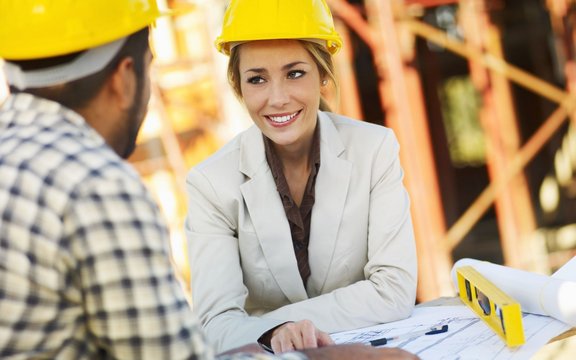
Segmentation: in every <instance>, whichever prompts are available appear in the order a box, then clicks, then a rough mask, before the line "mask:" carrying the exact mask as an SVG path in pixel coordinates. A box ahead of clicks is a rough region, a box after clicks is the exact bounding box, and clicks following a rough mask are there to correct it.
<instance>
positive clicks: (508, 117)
mask: <svg viewBox="0 0 576 360" xmlns="http://www.w3.org/2000/svg"><path fill="white" fill-rule="evenodd" d="M459 9H460V11H459V15H460V19H461V25H462V28H463V29H464V36H465V37H466V39H467V42H468V43H469V44H471V45H472V46H474V47H476V48H477V49H479V50H480V51H485V52H486V53H490V54H492V55H493V56H494V57H496V58H502V57H503V51H502V48H501V38H500V33H499V30H498V28H497V27H496V25H495V24H493V23H492V22H491V21H490V16H489V14H488V11H487V4H486V0H462V1H460V8H459ZM469 64H470V69H471V71H470V72H471V75H472V76H471V77H472V81H473V83H474V84H475V86H476V88H477V89H478V90H479V92H480V94H481V95H482V98H483V101H482V108H481V110H480V123H481V125H482V127H483V128H484V133H485V135H486V143H487V149H486V156H487V159H486V160H487V161H486V166H487V168H488V173H489V176H490V178H491V179H492V180H493V179H495V178H497V177H498V174H500V173H502V172H503V171H505V170H506V169H507V168H508V166H509V162H510V158H511V157H512V156H513V155H514V154H515V153H516V152H517V151H518V148H519V146H520V135H519V130H518V127H517V120H516V115H515V113H514V103H513V100H512V94H511V91H510V86H509V84H508V80H507V79H506V78H505V77H504V76H502V75H501V74H499V73H497V72H495V71H487V69H485V68H484V67H483V66H482V65H481V64H478V63H476V62H475V61H474V60H473V59H470V61H469ZM504 187H505V189H504V190H503V191H502V192H500V193H499V194H498V196H497V197H496V199H495V207H496V213H497V221H498V229H499V232H500V243H501V246H502V250H503V254H504V260H505V262H506V264H507V265H509V266H512V267H516V268H524V269H530V270H535V267H536V263H537V261H536V257H535V254H534V252H533V251H532V249H534V246H531V243H532V236H533V233H534V230H535V228H536V221H535V219H534V213H533V208H532V202H531V201H530V192H529V190H528V184H527V182H526V178H525V176H524V174H523V173H522V172H519V173H518V174H517V175H516V177H515V178H514V179H512V180H510V182H509V183H507V184H506V185H505V186H504Z"/></svg>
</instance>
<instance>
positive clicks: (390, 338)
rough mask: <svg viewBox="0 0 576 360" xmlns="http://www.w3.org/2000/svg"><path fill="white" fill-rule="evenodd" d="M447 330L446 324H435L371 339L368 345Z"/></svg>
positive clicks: (377, 344)
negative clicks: (425, 328)
mask: <svg viewBox="0 0 576 360" xmlns="http://www.w3.org/2000/svg"><path fill="white" fill-rule="evenodd" d="M447 331H448V325H442V326H435V327H433V328H430V329H428V330H422V331H414V332H410V333H406V334H402V335H396V336H391V337H387V338H382V339H376V340H371V341H370V345H372V346H382V345H386V344H388V343H389V342H390V341H392V340H401V339H412V338H415V337H418V336H422V335H434V334H442V333H445V332H447Z"/></svg>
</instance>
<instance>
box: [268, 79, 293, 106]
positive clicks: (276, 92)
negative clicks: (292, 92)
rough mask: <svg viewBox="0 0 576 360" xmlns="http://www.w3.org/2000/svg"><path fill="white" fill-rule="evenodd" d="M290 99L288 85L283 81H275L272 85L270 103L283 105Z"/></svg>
mask: <svg viewBox="0 0 576 360" xmlns="http://www.w3.org/2000/svg"><path fill="white" fill-rule="evenodd" d="M289 101H290V96H289V93H288V89H287V88H286V85H285V84H284V83H283V82H282V81H277V82H273V83H272V86H271V87H270V94H269V97H268V103H269V104H270V105H271V106H274V107H282V106H284V105H286V104H287V103H288V102H289Z"/></svg>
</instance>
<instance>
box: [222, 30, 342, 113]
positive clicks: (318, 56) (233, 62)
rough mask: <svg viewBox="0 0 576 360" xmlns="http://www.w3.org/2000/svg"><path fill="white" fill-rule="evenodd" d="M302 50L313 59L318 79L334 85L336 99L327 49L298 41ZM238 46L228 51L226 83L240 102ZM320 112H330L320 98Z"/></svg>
mask: <svg viewBox="0 0 576 360" xmlns="http://www.w3.org/2000/svg"><path fill="white" fill-rule="evenodd" d="M298 41H299V42H300V43H301V44H302V46H304V49H305V50H306V51H308V53H309V54H310V55H311V56H312V58H313V59H314V62H315V63H316V66H317V67H318V71H319V73H320V79H322V80H330V81H331V82H332V84H334V89H335V91H336V95H337V96H336V98H338V94H339V86H338V81H337V80H336V73H335V71H334V62H333V61H332V55H331V54H330V52H328V49H326V47H325V46H324V45H321V44H318V43H316V42H313V41H306V40H298ZM239 47H240V46H235V47H233V48H232V49H231V50H230V59H229V60H228V82H229V83H230V86H232V90H234V94H235V95H236V96H237V97H238V98H239V99H240V100H242V89H241V87H240V56H239V51H238V48H239ZM320 110H322V111H330V106H329V105H328V102H327V101H326V99H324V98H323V97H322V96H321V97H320Z"/></svg>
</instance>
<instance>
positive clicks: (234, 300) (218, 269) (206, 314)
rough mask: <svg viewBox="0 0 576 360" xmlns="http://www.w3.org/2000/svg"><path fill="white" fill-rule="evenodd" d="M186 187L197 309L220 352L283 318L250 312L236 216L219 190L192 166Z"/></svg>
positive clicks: (254, 336) (255, 337)
mask: <svg viewBox="0 0 576 360" xmlns="http://www.w3.org/2000/svg"><path fill="white" fill-rule="evenodd" d="M187 192H188V197H189V199H188V204H189V206H188V215H187V219H186V224H185V230H186V235H187V238H188V251H189V262H190V270H191V271H190V272H191V277H192V278H193V281H192V302H193V306H194V311H195V312H197V313H198V315H199V317H200V320H201V322H202V326H203V329H204V331H205V332H206V335H207V338H208V340H209V341H210V342H211V343H212V344H213V345H214V346H215V347H216V351H217V352H222V351H226V350H229V349H231V348H235V347H239V346H242V345H245V344H248V343H254V342H256V341H257V340H258V338H259V337H260V336H261V335H262V334H263V333H264V332H266V331H267V330H269V329H271V328H273V327H275V326H277V325H279V324H281V323H282V322H283V321H279V320H275V319H262V318H259V317H254V316H249V315H248V314H247V313H246V311H245V310H244V305H245V301H246V297H247V295H248V290H247V288H246V287H245V285H244V283H243V276H242V268H241V264H240V259H239V254H238V239H237V237H236V230H235V229H236V226H235V224H236V222H237V219H234V218H233V216H230V214H227V211H224V208H223V205H222V204H221V202H220V198H219V196H218V194H217V192H216V191H214V188H213V187H212V185H211V184H210V182H209V180H208V179H207V178H206V177H205V176H204V175H203V174H202V173H201V172H200V171H199V170H196V169H192V170H191V171H190V172H189V174H188V177H187ZM227 209H228V208H227ZM228 212H229V211H228ZM208 269H209V271H208Z"/></svg>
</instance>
